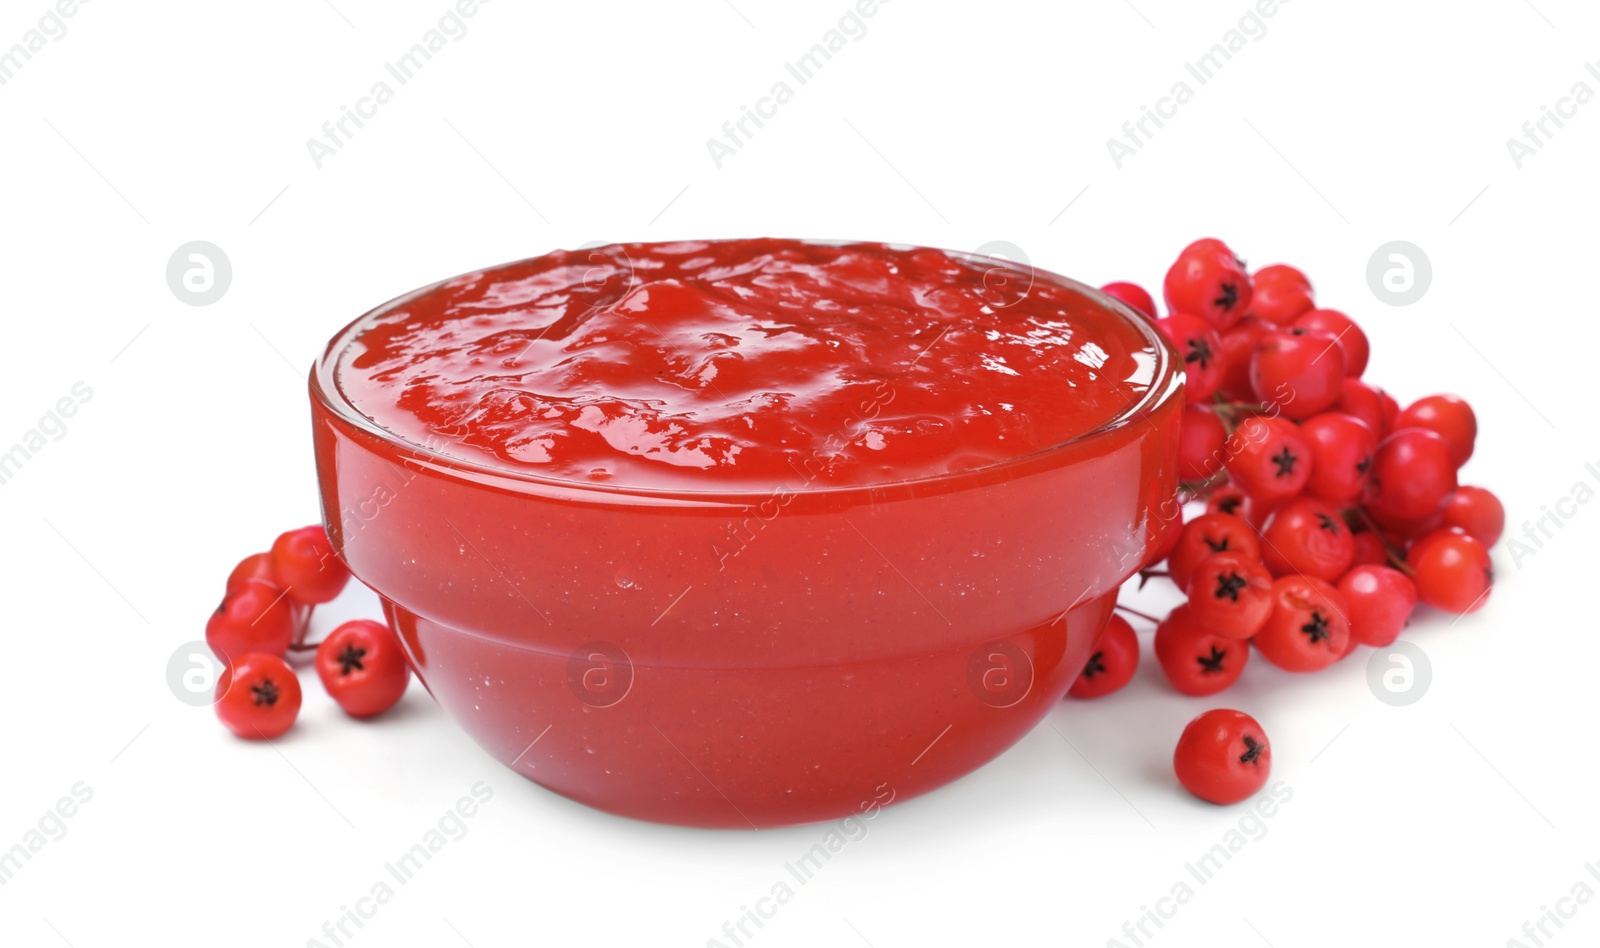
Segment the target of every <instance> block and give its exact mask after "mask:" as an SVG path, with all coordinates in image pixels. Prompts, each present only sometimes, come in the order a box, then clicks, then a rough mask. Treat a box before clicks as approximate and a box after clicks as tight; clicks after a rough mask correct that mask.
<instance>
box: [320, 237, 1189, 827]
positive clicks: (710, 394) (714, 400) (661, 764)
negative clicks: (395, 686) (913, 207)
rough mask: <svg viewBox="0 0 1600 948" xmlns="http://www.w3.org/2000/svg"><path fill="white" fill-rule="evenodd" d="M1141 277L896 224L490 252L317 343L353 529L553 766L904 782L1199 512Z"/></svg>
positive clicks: (467, 685) (683, 818) (660, 793)
mask: <svg viewBox="0 0 1600 948" xmlns="http://www.w3.org/2000/svg"><path fill="white" fill-rule="evenodd" d="M1112 306H1113V304H1111V303H1110V302H1109V301H1108V300H1106V299H1105V298H1104V297H1100V296H1098V295H1096V294H1094V292H1093V291H1091V290H1087V289H1084V288H1082V287H1080V286H1078V285H1077V284H1075V283H1072V282H1071V281H1068V280H1064V279H1062V278H1060V277H1056V276H1053V275H1051V274H1048V273H1044V272H1042V271H1029V270H1025V269H1020V268H1015V267H1011V266H1007V265H1004V264H1002V263H999V262H998V261H990V260H982V259H977V258H971V257H965V256H960V255H954V254H947V253H945V252H942V251H938V250H928V249H914V248H908V249H896V248H893V247H889V246H885V245H882V244H848V245H828V244H818V243H805V242H800V241H786V240H748V241H726V242H716V243H679V244H630V245H620V246H611V247H602V248H598V249H596V250H593V251H578V252H558V253H553V254H549V255H547V256H544V257H540V258H538V259H534V260H527V261H522V262H520V263H513V264H508V265H506V266H502V267H498V268H493V269H489V270H483V271H479V272H476V273H471V274H468V275H465V276H462V277H459V278H456V279H453V280H448V281H446V282H444V283H441V284H438V285H436V286H433V287H429V288H426V289H423V290H420V291H418V292H416V293H413V294H410V295H408V296H406V297H402V298H401V299H398V300H396V301H394V302H391V303H389V304H386V305H385V306H382V307H380V308H379V309H377V310H375V311H373V312H372V313H369V314H368V315H366V316H364V317H362V318H361V319H358V320H356V321H355V322H354V323H352V324H351V325H350V326H348V327H346V328H345V329H344V330H343V331H342V332H340V333H339V334H338V335H337V336H335V337H334V339H333V341H332V342H331V343H330V344H329V346H328V349H327V350H326V352H325V354H324V356H323V358H322V359H321V361H320V362H319V363H318V365H317V366H316V368H315V369H314V370H313V373H312V377H311V406H312V417H313V430H314V434H315V439H316V452H317V471H318V478H319V481H320V484H321V489H322V503H323V511H324V516H325V520H326V523H327V527H328V534H329V538H330V539H331V540H332V542H333V545H334V548H335V549H336V550H337V552H338V554H339V556H340V558H341V559H343V560H344V562H345V563H347V564H348V565H349V566H350V569H351V571H352V572H353V573H354V574H355V575H356V576H357V577H358V578H359V579H360V580H362V581H363V582H365V583H366V584H367V585H368V586H371V587H372V588H373V589H374V590H376V591H377V592H378V594H379V595H381V596H382V597H383V599H384V604H385V609H386V612H387V615H388V618H389V621H390V622H391V624H392V625H393V626H394V628H395V629H396V631H397V632H398V634H399V636H400V639H401V642H402V643H403V645H404V646H405V649H406V654H407V657H408V658H409V659H410V661H411V663H412V666H413V667H414V668H415V669H416V671H417V674H418V675H419V676H420V677H421V679H422V681H423V682H424V683H425V684H426V685H427V687H428V690H429V692H430V693H431V694H432V695H433V696H434V698H435V699H437V700H438V702H439V704H440V706H441V707H443V708H444V709H445V710H446V711H447V712H448V713H449V714H450V715H451V716H452V717H453V718H455V719H456V721H458V722H459V723H460V724H461V726H462V727H463V728H464V729H465V730H466V731H467V732H468V733H470V734H471V735H472V736H473V738H474V739H475V740H477V741H478V742H479V743H480V744H482V745H483V747H484V748H486V749H487V750H488V751H489V753H490V754H492V755H493V756H494V757H495V758H496V759H498V760H500V761H501V762H503V763H505V764H506V766H508V767H510V768H511V769H513V770H515V771H516V772H518V773H520V774H522V775H524V776H526V777H528V778H529V779H531V780H534V781H537V782H538V783H540V784H542V785H544V786H545V787H548V788H550V789H551V790H554V791H555V792H557V793H561V794H565V795H567V796H569V797H572V798H573V799H576V800H580V801H582V802H584V803H587V804H589V805H591V806H595V807H598V808H600V809H603V810H607V811H609V812H612V813H620V814H625V815H628V816H633V817H639V818H643V819H650V820H662V821H667V822H673V823H685V824H690V825H696V826H727V827H750V826H759V827H765V826H777V825H782V824H785V823H795V822H804V821H808V820H821V819H837V818H839V817H843V816H846V815H851V814H858V813H861V812H863V809H862V808H863V807H866V806H877V805H881V804H882V803H883V802H886V801H888V800H890V799H893V800H904V799H909V798H911V797H913V796H916V795H917V794H919V793H923V792H925V791H927V790H931V789H932V788H934V787H937V786H940V785H941V784H944V783H946V782H948V781H950V780H953V779H955V778H956V777H959V776H960V775H962V774H964V773H967V772H969V771H971V770H973V769H974V768H976V767H978V766H980V765H981V764H983V763H984V762H985V761H988V760H990V759H992V758H993V757H994V756H995V755H997V754H999V753H1000V752H1001V751H1003V750H1005V749H1006V748H1007V747H1009V746H1010V745H1011V744H1012V743H1014V742H1015V741H1016V740H1018V739H1019V738H1020V737H1021V736H1022V735H1024V734H1026V733H1027V732H1028V731H1029V730H1030V729H1032V728H1033V727H1034V726H1036V725H1037V724H1038V723H1039V721H1040V720H1041V719H1042V718H1043V717H1044V716H1045V715H1046V714H1048V713H1049V712H1050V710H1051V709H1052V708H1054V707H1056V706H1057V705H1058V703H1059V701H1060V699H1061V697H1062V695H1063V694H1065V692H1066V690H1067V688H1068V686H1069V685H1070V684H1071V683H1072V681H1073V679H1074V678H1076V677H1077V675H1078V672H1079V671H1080V670H1081V669H1082V668H1083V666H1084V663H1085V662H1086V661H1087V660H1088V657H1089V655H1090V654H1092V652H1093V649H1094V645H1095V642H1096V640H1097V638H1098V637H1099V635H1100V631H1101V629H1102V628H1103V626H1104V624H1105V621H1106V618H1107V617H1108V616H1109V615H1110V612H1111V607H1112V604H1113V602H1114V600H1115V597H1116V591H1117V588H1118V586H1119V585H1120V584H1121V583H1122V582H1123V581H1124V580H1125V579H1127V577H1128V576H1129V575H1130V574H1132V573H1133V572H1134V571H1135V570H1136V569H1138V567H1139V565H1140V564H1141V563H1142V562H1143V561H1144V559H1145V557H1146V555H1147V553H1148V551H1149V550H1150V549H1152V548H1153V547H1154V546H1155V545H1158V544H1159V543H1160V542H1162V540H1163V539H1164V536H1165V534H1166V533H1167V532H1168V531H1169V530H1170V528H1171V524H1172V521H1171V519H1170V513H1167V514H1163V513H1162V512H1160V511H1159V510H1158V509H1157V508H1158V506H1159V505H1160V504H1161V503H1162V502H1163V501H1167V502H1170V500H1171V498H1172V496H1173V494H1174V491H1175V489H1176V476H1177V475H1176V472H1177V445H1178V419H1179V417H1180V415H1181V413H1182V408H1183V399H1182V386H1183V380H1182V374H1181V372H1180V369H1181V364H1180V363H1178V362H1177V357H1176V354H1175V353H1174V352H1173V351H1172V350H1171V349H1170V348H1169V347H1167V346H1165V345H1164V344H1162V343H1161V342H1159V341H1158V336H1157V334H1156V332H1155V329H1154V327H1153V326H1151V325H1150V324H1148V323H1147V322H1145V321H1143V320H1141V319H1139V318H1138V317H1136V316H1134V315H1132V314H1131V313H1129V312H1127V311H1126V310H1120V309H1115V308H1112Z"/></svg>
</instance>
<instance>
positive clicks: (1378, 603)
mask: <svg viewBox="0 0 1600 948" xmlns="http://www.w3.org/2000/svg"><path fill="white" fill-rule="evenodd" d="M1337 588H1338V590H1339V593H1340V594H1341V595H1343V596H1344V601H1345V605H1346V606H1348V607H1349V610H1350V613H1349V615H1350V638H1351V639H1352V640H1353V641H1356V642H1359V643H1360V644H1362V645H1371V646H1373V647H1374V648H1382V647H1383V646H1385V645H1392V644H1394V640H1395V639H1397V638H1399V637H1400V632H1401V630H1402V629H1404V628H1405V627H1406V623H1407V622H1409V621H1411V612H1412V610H1414V609H1415V608H1416V606H1417V586H1416V584H1415V583H1413V582H1412V581H1411V577H1409V576H1407V575H1406V574H1405V573H1402V572H1400V571H1399V570H1397V569H1391V568H1389V567H1387V566H1357V567H1355V568H1353V569H1351V570H1350V572H1348V573H1346V574H1344V576H1343V577H1342V578H1341V579H1340V580H1339V583H1338V586H1337Z"/></svg>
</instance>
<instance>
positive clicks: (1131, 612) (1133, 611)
mask: <svg viewBox="0 0 1600 948" xmlns="http://www.w3.org/2000/svg"><path fill="white" fill-rule="evenodd" d="M1116 608H1117V611H1119V612H1126V613H1127V614H1128V615H1130V616H1138V617H1139V618H1141V619H1143V620H1144V621H1146V622H1149V623H1152V624H1154V625H1160V624H1161V620H1160V619H1157V618H1156V617H1155V616H1153V615H1150V614H1149V613H1146V612H1140V611H1139V610H1137V609H1135V608H1133V607H1131V606H1124V605H1123V604H1122V603H1120V602H1119V603H1117V606H1116Z"/></svg>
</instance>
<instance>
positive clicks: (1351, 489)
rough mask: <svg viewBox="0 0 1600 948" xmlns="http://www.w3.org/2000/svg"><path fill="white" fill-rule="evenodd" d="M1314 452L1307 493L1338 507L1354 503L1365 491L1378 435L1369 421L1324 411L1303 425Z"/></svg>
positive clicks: (1376, 448)
mask: <svg viewBox="0 0 1600 948" xmlns="http://www.w3.org/2000/svg"><path fill="white" fill-rule="evenodd" d="M1300 436H1301V437H1303V438H1305V440H1306V445H1307V446H1308V447H1310V449H1311V477H1310V478H1309V479H1308V480H1307V481H1306V491H1307V493H1310V494H1313V495H1315V496H1317V497H1320V498H1322V499H1323V500H1326V501H1329V502H1330V503H1335V504H1353V503H1355V502H1356V501H1357V500H1359V499H1360V497H1361V495H1362V494H1363V493H1364V492H1365V491H1366V487H1367V483H1368V479H1369V477H1370V476H1371V473H1372V456H1373V455H1374V454H1376V453H1377V451H1378V438H1377V435H1375V434H1373V433H1372V429H1371V428H1370V427H1369V426H1368V425H1367V423H1366V422H1364V421H1362V420H1361V419H1359V418H1357V417H1356V416H1354V415H1347V414H1345V413H1344V412H1342V411H1325V412H1322V413H1321V414H1317V415H1312V416H1311V417H1310V418H1307V419H1306V420H1305V421H1302V422H1301V423H1300Z"/></svg>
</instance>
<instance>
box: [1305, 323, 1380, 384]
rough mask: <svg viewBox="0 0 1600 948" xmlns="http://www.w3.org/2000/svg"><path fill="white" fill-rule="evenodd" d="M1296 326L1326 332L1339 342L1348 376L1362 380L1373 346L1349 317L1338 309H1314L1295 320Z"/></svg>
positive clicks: (1345, 372)
mask: <svg viewBox="0 0 1600 948" xmlns="http://www.w3.org/2000/svg"><path fill="white" fill-rule="evenodd" d="M1294 325H1295V327H1296V328H1299V329H1310V330H1314V331H1317V332H1325V333H1327V334H1328V335H1330V336H1332V337H1333V338H1334V339H1336V340H1338V343H1339V348H1340V349H1341V350H1342V351H1343V352H1344V374H1345V375H1346V376H1348V377H1350V378H1360V377H1361V373H1363V372H1365V371H1366V370H1367V359H1368V357H1369V356H1370V355H1371V354H1372V348H1371V344H1370V343H1369V342H1368V341H1367V334H1366V333H1364V332H1362V331H1361V327H1360V326H1357V325H1356V321H1355V320H1353V319H1351V318H1350V317H1349V316H1346V315H1345V314H1343V313H1341V312H1339V311H1338V310H1336V309H1314V310H1311V311H1310V312H1308V313H1302V314H1301V315H1300V316H1299V317H1298V318H1296V319H1295V321H1294Z"/></svg>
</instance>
